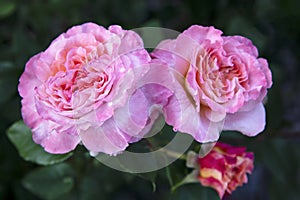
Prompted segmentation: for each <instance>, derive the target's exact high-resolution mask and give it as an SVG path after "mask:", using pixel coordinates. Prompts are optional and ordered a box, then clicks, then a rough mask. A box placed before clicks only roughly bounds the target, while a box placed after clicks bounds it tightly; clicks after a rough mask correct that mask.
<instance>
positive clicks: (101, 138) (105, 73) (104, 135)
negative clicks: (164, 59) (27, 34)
mask: <svg viewBox="0 0 300 200" xmlns="http://www.w3.org/2000/svg"><path fill="white" fill-rule="evenodd" d="M149 62H150V56H149V55H148V53H147V51H146V50H145V49H144V47H143V42H142V40H141V38H140V37H139V36H138V35H137V34H136V33H134V32H133V31H126V30H122V28H121V27H120V26H116V25H114V26H110V27H109V28H108V30H107V29H105V28H103V27H101V26H98V25H96V24H93V23H86V24H83V25H79V26H75V27H72V28H70V29H69V30H68V31H67V32H66V33H63V34H61V35H60V36H59V37H58V38H56V39H55V40H54V41H53V42H52V43H51V45H50V46H49V47H48V48H47V49H46V50H45V51H44V52H41V53H39V54H37V55H35V56H33V57H32V58H31V59H30V60H29V61H28V62H27V64H26V67H25V71H24V73H23V74H22V76H21V78H20V84H19V88H18V89H19V93H20V95H21V97H22V98H23V99H22V116H23V119H24V122H25V123H26V124H27V125H28V126H29V127H30V128H31V129H32V133H33V139H34V141H35V142H36V143H38V144H40V145H42V146H43V147H44V149H45V150H46V151H48V152H50V153H66V152H69V151H72V150H73V149H74V148H75V147H76V146H77V144H78V143H80V142H82V144H83V145H84V146H85V147H86V148H87V149H88V150H90V151H91V152H92V153H98V152H104V153H107V154H116V153H119V152H121V151H123V150H124V149H125V148H126V147H127V146H128V142H131V141H134V140H135V139H134V138H133V136H131V135H129V134H127V133H126V132H125V131H123V130H122V129H121V128H119V127H118V126H117V123H116V121H115V119H114V117H113V115H114V113H115V112H117V110H118V109H119V108H121V107H122V106H124V105H126V104H127V102H128V99H129V95H130V94H131V93H132V92H133V91H131V90H134V87H135V85H136V83H137V82H138V81H139V80H140V79H141V77H142V76H143V75H144V74H145V73H146V72H147V71H148V69H149V66H148V63H149ZM133 134H135V133H133Z"/></svg>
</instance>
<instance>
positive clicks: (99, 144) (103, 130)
mask: <svg viewBox="0 0 300 200" xmlns="http://www.w3.org/2000/svg"><path fill="white" fill-rule="evenodd" d="M79 135H80V138H81V140H82V143H83V144H84V146H85V147H86V148H87V149H88V150H89V151H91V152H93V153H99V152H103V153H106V154H109V155H116V154H118V153H120V152H122V151H124V150H125V149H126V147H127V146H128V142H127V138H126V137H125V135H124V134H123V133H122V132H121V131H120V130H119V129H118V128H117V126H116V124H115V122H114V120H113V118H110V119H109V120H107V121H105V122H104V123H103V124H102V125H101V126H100V127H97V126H90V127H89V128H88V129H87V130H80V131H79Z"/></svg>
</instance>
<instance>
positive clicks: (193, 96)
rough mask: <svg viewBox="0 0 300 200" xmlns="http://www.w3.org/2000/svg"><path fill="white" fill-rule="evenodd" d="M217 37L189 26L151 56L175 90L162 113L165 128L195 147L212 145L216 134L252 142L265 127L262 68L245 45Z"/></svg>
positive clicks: (267, 82) (266, 77) (266, 78)
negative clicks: (230, 133) (186, 137)
mask: <svg viewBox="0 0 300 200" xmlns="http://www.w3.org/2000/svg"><path fill="white" fill-rule="evenodd" d="M221 34H222V32H221V31H220V30H217V29H215V28H213V27H202V26H198V25H194V26H191V27H190V28H188V29H187V30H185V31H184V32H183V33H181V34H180V35H179V36H178V37H177V38H176V39H173V40H165V41H162V42H161V43H160V44H159V45H158V46H157V48H156V49H155V50H154V52H153V53H152V57H153V58H154V59H156V60H159V62H160V63H161V64H162V65H165V67H162V68H161V70H169V71H170V74H171V76H173V78H174V79H176V80H177V84H178V86H177V87H176V89H175V90H174V93H175V95H174V96H173V97H172V98H171V99H170V100H169V104H168V105H167V106H165V107H164V114H165V119H166V122H167V123H168V124H169V125H172V126H173V127H174V130H175V131H181V132H185V133H188V134H191V135H192V136H193V137H194V138H195V139H196V140H197V141H199V142H210V141H216V140H217V139H218V138H219V134H220V132H221V131H222V130H236V131H240V132H242V133H243V134H245V135H248V136H255V135H257V134H258V133H260V132H261V131H263V130H264V127H265V109H264V106H263V104H262V101H263V99H264V97H265V96H266V94H267V89H268V88H270V87H271V85H272V78H271V72H270V69H269V68H268V63H267V61H266V60H265V59H263V58H258V51H257V49H256V47H255V46H254V45H253V44H252V42H251V41H250V40H248V39H246V38H244V37H242V36H228V37H225V36H221ZM166 68H168V69H166Z"/></svg>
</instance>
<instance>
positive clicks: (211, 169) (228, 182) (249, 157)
mask: <svg viewBox="0 0 300 200" xmlns="http://www.w3.org/2000/svg"><path fill="white" fill-rule="evenodd" d="M253 160H254V155H253V153H252V152H246V148H245V147H233V146H230V145H228V144H224V143H220V142H218V143H217V144H216V145H215V147H214V148H213V149H212V151H211V152H210V153H209V154H208V155H206V156H205V157H203V158H198V164H199V165H200V170H199V177H198V179H199V181H200V182H201V184H202V185H204V186H209V187H212V188H214V189H215V190H216V191H217V192H218V194H219V196H220V198H222V197H223V195H224V194H225V193H227V194H231V193H232V191H234V190H235V189H236V188H237V187H238V186H242V185H243V184H244V183H247V181H248V179H247V173H249V174H251V172H252V170H253Z"/></svg>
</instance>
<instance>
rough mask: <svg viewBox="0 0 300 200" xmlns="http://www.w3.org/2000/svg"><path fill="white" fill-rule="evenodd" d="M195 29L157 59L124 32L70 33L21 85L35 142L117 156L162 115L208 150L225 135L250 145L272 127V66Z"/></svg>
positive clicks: (30, 65)
mask: <svg viewBox="0 0 300 200" xmlns="http://www.w3.org/2000/svg"><path fill="white" fill-rule="evenodd" d="M221 34H222V32H221V31H220V30H217V29H214V28H213V27H202V26H197V25H194V26H191V27H190V28H189V29H187V30H186V31H184V32H183V33H181V34H180V35H179V36H178V37H177V38H176V39H174V40H165V41H162V42H161V43H160V44H159V45H158V46H157V47H156V49H155V50H154V51H153V52H152V53H151V56H150V54H149V53H148V52H147V51H146V50H145V48H144V46H143V41H142V39H141V38H140V36H139V35H138V34H137V33H135V32H133V31H129V30H123V29H122V28H121V27H120V26H116V25H113V26H110V27H109V28H108V29H105V28H104V27H101V26H98V25H96V24H93V23H86V24H83V25H79V26H75V27H72V28H70V29H69V30H68V31H67V32H66V33H63V34H61V35H60V36H59V37H58V38H56V39H55V40H54V41H53V42H52V43H51V44H50V46H49V47H48V48H47V49H46V50H45V51H44V52H41V53H39V54H37V55H35V56H33V57H32V58H31V59H30V60H29V61H28V62H27V64H26V67H25V71H24V73H23V74H22V76H21V78H20V84H19V86H18V89H19V93H20V95H21V97H22V116H23V119H24V122H25V123H26V124H27V126H28V127H30V128H31V130H32V133H33V140H34V141H35V142H36V143H38V144H40V145H41V146H43V148H44V149H45V150H46V151H47V152H50V153H56V154H61V153H66V152H69V151H72V150H74V149H75V148H76V146H77V145H78V144H79V143H81V144H83V145H84V146H85V147H86V148H87V149H88V150H89V151H90V152H91V154H97V153H99V152H104V153H106V154H109V155H116V154H118V153H121V152H122V151H124V150H125V149H126V148H127V146H128V145H129V143H132V142H137V141H139V140H140V139H141V138H143V136H144V135H145V134H146V133H147V132H148V131H149V130H150V129H151V126H152V125H153V123H154V121H155V120H156V118H157V117H158V115H159V114H160V113H162V114H163V116H164V118H165V121H166V123H167V124H169V125H171V126H173V127H174V130H175V131H180V132H183V133H188V134H190V135H192V136H193V137H194V138H195V140H197V141H199V142H202V143H203V142H209V141H217V140H218V138H219V134H220V132H221V131H222V130H237V131H240V132H242V133H243V134H246V135H248V136H254V135H256V134H258V133H259V132H261V131H262V130H263V129H264V126H265V110H264V107H263V104H262V100H263V99H264V97H265V96H266V93H267V89H268V88H270V87H271V85H272V80H271V72H270V70H269V68H268V63H267V61H266V60H265V59H263V58H258V52H257V49H256V48H255V46H254V45H253V44H252V43H251V41H249V40H248V39H246V38H244V37H241V36H229V37H224V36H221Z"/></svg>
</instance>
